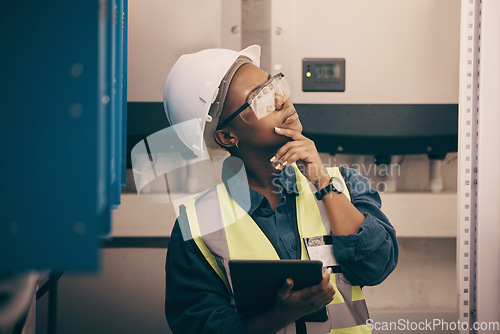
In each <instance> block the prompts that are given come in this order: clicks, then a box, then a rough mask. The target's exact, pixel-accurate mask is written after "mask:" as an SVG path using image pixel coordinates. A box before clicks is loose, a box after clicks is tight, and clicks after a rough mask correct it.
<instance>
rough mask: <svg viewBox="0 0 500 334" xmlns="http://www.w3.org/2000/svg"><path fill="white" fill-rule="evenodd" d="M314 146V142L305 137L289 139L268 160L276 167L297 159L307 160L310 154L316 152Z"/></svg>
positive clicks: (281, 167) (278, 167)
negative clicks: (296, 139)
mask: <svg viewBox="0 0 500 334" xmlns="http://www.w3.org/2000/svg"><path fill="white" fill-rule="evenodd" d="M315 148H316V147H315V145H314V142H313V141H312V140H310V139H308V138H306V137H304V138H303V139H302V140H299V141H289V142H288V143H286V144H285V145H283V146H282V147H281V148H280V149H279V150H278V151H277V152H276V154H275V155H274V157H272V158H271V159H270V161H271V162H273V163H275V164H276V166H275V168H276V169H283V168H284V167H285V166H288V165H291V164H292V163H294V162H296V161H297V160H305V161H309V158H310V156H312V154H314V153H315V152H316V150H315Z"/></svg>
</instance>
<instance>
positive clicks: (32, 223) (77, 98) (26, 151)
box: [0, 0, 127, 271]
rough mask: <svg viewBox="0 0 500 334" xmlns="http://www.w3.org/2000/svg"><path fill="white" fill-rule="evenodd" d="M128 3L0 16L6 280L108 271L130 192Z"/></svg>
mask: <svg viewBox="0 0 500 334" xmlns="http://www.w3.org/2000/svg"><path fill="white" fill-rule="evenodd" d="M126 2H127V0H101V1H69V2H68V1H39V2H32V3H31V4H30V5H29V6H27V5H26V4H24V3H20V2H9V3H8V4H6V5H5V6H4V8H3V9H2V12H1V13H0V28H1V29H2V31H3V33H2V34H1V36H0V43H1V45H2V52H1V54H0V64H1V66H0V82H1V88H0V94H1V95H0V96H1V102H0V103H1V107H0V108H1V112H0V115H1V119H2V121H1V122H0V129H1V131H0V133H1V134H0V136H1V137H0V138H1V142H2V157H1V163H0V166H1V167H0V168H1V169H0V171H1V174H0V175H1V176H2V180H3V182H2V188H1V190H2V195H1V198H2V200H1V205H2V213H1V217H2V218H1V223H0V271H1V270H4V269H11V270H18V271H21V270H29V269H63V270H95V269H97V268H98V266H99V263H98V262H99V261H98V259H99V256H98V248H99V243H100V239H101V238H102V237H103V236H106V235H107V234H109V231H110V226H111V210H112V208H116V207H117V206H118V205H119V204H120V190H121V187H122V186H124V173H125V159H124V157H125V153H124V152H125V138H126V133H125V131H126V127H125V126H124V124H125V122H126V116H125V115H126V98H127V97H126V71H124V68H126V50H127V44H126V42H125V41H126V28H127V12H126V9H127V6H126Z"/></svg>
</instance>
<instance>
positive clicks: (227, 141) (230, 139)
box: [214, 129, 238, 148]
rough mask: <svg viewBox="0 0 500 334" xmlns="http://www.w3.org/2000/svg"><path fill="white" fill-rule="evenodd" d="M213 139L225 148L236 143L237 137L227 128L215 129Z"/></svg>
mask: <svg viewBox="0 0 500 334" xmlns="http://www.w3.org/2000/svg"><path fill="white" fill-rule="evenodd" d="M214 139H215V142H216V143H217V144H219V145H220V146H222V147H225V148H229V147H233V146H235V145H236V144H238V138H237V137H236V136H235V135H234V133H233V132H232V131H230V130H228V129H221V130H217V131H215V134H214Z"/></svg>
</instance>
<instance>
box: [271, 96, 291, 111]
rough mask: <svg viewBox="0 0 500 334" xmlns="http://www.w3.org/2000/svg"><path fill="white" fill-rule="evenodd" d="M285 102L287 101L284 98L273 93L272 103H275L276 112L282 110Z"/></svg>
mask: <svg viewBox="0 0 500 334" xmlns="http://www.w3.org/2000/svg"><path fill="white" fill-rule="evenodd" d="M286 100H288V99H287V97H286V96H283V95H281V94H278V93H275V97H274V103H275V107H276V110H281V109H283V107H284V106H285V104H286Z"/></svg>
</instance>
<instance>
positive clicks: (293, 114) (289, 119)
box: [283, 110, 299, 125]
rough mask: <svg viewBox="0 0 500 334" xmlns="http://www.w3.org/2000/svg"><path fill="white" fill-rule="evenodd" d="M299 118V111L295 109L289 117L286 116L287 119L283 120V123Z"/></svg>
mask: <svg viewBox="0 0 500 334" xmlns="http://www.w3.org/2000/svg"><path fill="white" fill-rule="evenodd" d="M298 119H299V114H297V111H295V110H294V111H293V112H292V113H291V114H290V115H289V116H288V117H287V118H285V120H284V121H283V125H285V124H290V123H293V122H295V121H296V120H298Z"/></svg>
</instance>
